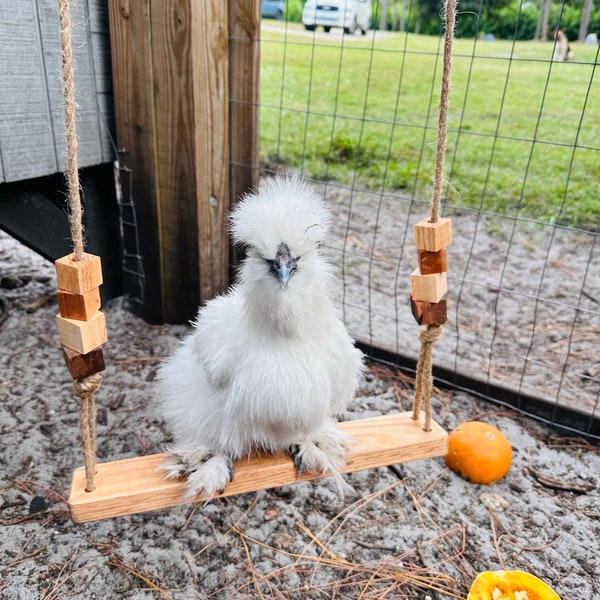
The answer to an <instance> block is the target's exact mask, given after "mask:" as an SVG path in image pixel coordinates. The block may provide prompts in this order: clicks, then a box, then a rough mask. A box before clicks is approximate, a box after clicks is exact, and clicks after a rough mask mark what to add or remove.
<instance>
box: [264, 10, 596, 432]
mask: <svg viewBox="0 0 600 600" xmlns="http://www.w3.org/2000/svg"><path fill="white" fill-rule="evenodd" d="M407 10H408V14H410V11H411V10H413V7H412V5H411V6H409V7H408V8H407ZM561 14H562V11H561ZM479 16H481V15H475V16H474V15H473V14H472V13H469V15H467V16H465V15H464V13H463V14H461V15H460V16H459V20H460V19H462V18H479ZM559 19H560V16H559ZM553 25H554V26H555V27H556V28H558V27H559V26H560V22H557V23H555V24H553ZM519 26H520V24H519V15H518V16H517V18H516V22H515V25H514V31H515V34H514V39H513V40H496V39H492V37H491V36H485V35H484V32H477V34H476V35H475V37H474V38H470V39H465V38H459V39H457V40H456V41H455V44H454V60H453V79H452V81H453V83H452V92H451V99H450V115H449V136H448V137H449V143H448V152H447V156H446V165H447V169H446V175H447V186H446V190H445V197H444V211H443V213H444V216H447V217H451V218H452V222H453V243H452V245H451V246H450V247H449V248H448V294H447V299H448V307H449V320H448V323H447V326H446V327H445V331H444V335H443V337H442V339H441V340H440V341H438V342H437V343H436V346H435V349H434V361H435V363H436V367H437V370H436V375H437V378H438V383H444V382H446V383H449V384H451V385H456V386H459V387H464V388H467V389H470V390H471V391H473V392H475V393H478V394H480V395H482V396H485V397H487V398H490V399H491V400H494V401H497V402H506V403H508V404H511V405H512V406H514V407H516V408H517V409H520V410H522V411H524V412H527V413H528V414H531V415H533V416H536V417H537V418H541V419H544V420H546V421H549V422H551V423H553V424H555V425H558V426H561V427H565V428H567V429H570V430H572V431H576V432H580V433H585V434H587V435H590V436H592V437H596V438H599V437H600V428H599V424H598V417H599V416H600V398H599V396H600V378H599V375H600V358H599V352H598V347H599V344H598V341H599V339H600V310H599V300H600V269H598V264H599V255H600V248H599V243H598V229H599V226H600V203H599V202H598V192H599V185H598V181H597V165H598V164H600V162H599V159H600V154H599V151H600V146H599V140H600V138H599V136H598V132H599V131H600V115H599V114H598V112H597V111H595V110H594V108H593V105H592V102H591V98H593V97H594V95H597V94H598V91H599V90H598V87H599V80H598V73H597V64H598V46H597V45H596V46H588V45H584V44H572V43H571V44H570V47H571V51H572V52H573V54H574V55H573V56H571V57H570V60H568V61H562V60H559V59H558V58H557V55H556V50H557V42H556V41H554V40H553V41H547V42H526V41H517V37H518V36H517V33H518V29H519ZM459 30H460V27H459ZM441 53H442V46H441V38H439V37H434V36H423V35H416V34H413V33H408V34H406V33H403V32H382V31H369V32H368V34H367V35H364V36H361V35H360V34H359V33H358V32H357V33H355V34H353V35H345V34H344V33H343V31H342V30H341V29H339V30H336V29H331V31H329V32H328V33H325V32H324V31H322V30H320V28H317V30H316V31H305V30H304V28H303V27H302V25H301V24H299V23H291V22H286V21H283V22H276V21H268V20H263V22H262V30H261V96H260V97H261V101H260V123H261V130H260V141H261V161H262V167H263V172H264V174H265V175H269V174H272V173H274V172H276V171H280V170H290V169H293V170H299V171H301V172H302V173H303V175H304V176H305V177H306V178H308V179H311V180H312V181H313V182H314V184H315V185H316V186H317V187H318V188H319V190H320V191H321V193H322V194H323V195H324V197H325V198H326V200H327V202H328V203H329V205H330V206H331V208H332V210H333V211H334V214H335V217H336V218H335V225H334V230H333V234H332V237H331V239H330V242H329V244H328V248H327V251H328V252H329V254H330V256H331V258H332V260H334V261H335V263H336V264H337V265H338V266H339V270H340V272H341V275H342V286H341V289H340V290H339V298H338V299H339V303H340V306H341V309H342V311H343V314H344V318H345V321H346V323H347V325H348V327H349V329H350V331H351V333H352V334H353V335H354V337H355V338H356V339H357V340H359V341H360V342H361V343H363V344H364V345H365V347H366V348H368V351H369V353H370V354H371V355H373V356H375V357H379V358H384V359H385V360H388V361H391V362H392V363H395V364H398V365H399V366H403V367H406V368H409V369H410V368H411V366H412V365H413V364H414V361H415V359H416V356H417V354H418V344H419V342H418V335H419V328H418V326H417V324H416V323H415V321H414V319H413V317H412V315H411V310H410V302H409V295H410V273H411V272H412V271H413V269H414V268H415V267H416V265H417V256H416V250H415V249H414V244H413V225H414V223H415V222H417V221H419V220H421V219H422V218H424V217H426V216H427V215H428V211H429V193H430V187H431V180H432V176H433V164H434V159H435V141H436V135H437V106H438V102H439V79H440V71H441Z"/></svg>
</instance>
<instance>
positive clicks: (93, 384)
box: [73, 373, 102, 492]
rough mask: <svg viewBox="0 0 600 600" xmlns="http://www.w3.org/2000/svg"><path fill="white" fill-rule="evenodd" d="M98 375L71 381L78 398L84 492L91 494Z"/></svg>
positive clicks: (94, 469)
mask: <svg viewBox="0 0 600 600" xmlns="http://www.w3.org/2000/svg"><path fill="white" fill-rule="evenodd" d="M101 382H102V376H101V375H100V374H99V373H96V374H95V375H90V376H88V377H82V378H80V379H76V380H75V381H73V393H74V394H75V395H76V396H77V397H78V398H79V400H80V404H79V432H80V434H81V447H82V449H83V460H84V463H85V491H86V492H93V491H94V490H95V489H96V486H95V485H94V475H95V473H96V402H95V401H94V394H95V392H96V390H97V389H98V388H99V387H100V383H101Z"/></svg>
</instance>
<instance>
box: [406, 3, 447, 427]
mask: <svg viewBox="0 0 600 600" xmlns="http://www.w3.org/2000/svg"><path fill="white" fill-rule="evenodd" d="M456 4H457V0H446V6H445V9H446V23H445V29H446V34H445V38H444V65H443V72H442V85H441V92H440V109H439V118H438V139H437V150H436V161H435V173H434V178H433V194H432V199H431V222H432V223H436V222H437V221H438V219H439V216H440V204H441V197H442V184H443V180H444V155H445V153H446V144H447V139H448V104H449V95H450V74H451V69H452V42H453V40H454V25H455V21H456ZM442 332H443V327H442V326H441V325H438V324H437V323H431V324H429V325H427V328H426V329H423V330H422V331H421V335H420V340H421V350H420V352H419V359H418V361H417V375H416V380H415V397H414V401H413V419H415V420H417V419H418V418H419V414H420V412H421V405H422V406H423V410H424V412H425V422H424V423H423V429H424V430H425V431H431V392H432V389H433V376H432V346H433V344H434V342H435V341H436V340H438V339H439V338H440V337H441V335H442Z"/></svg>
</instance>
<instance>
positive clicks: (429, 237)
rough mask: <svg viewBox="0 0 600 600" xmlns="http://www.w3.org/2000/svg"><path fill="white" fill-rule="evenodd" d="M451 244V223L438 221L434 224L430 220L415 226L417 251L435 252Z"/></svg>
mask: <svg viewBox="0 0 600 600" xmlns="http://www.w3.org/2000/svg"><path fill="white" fill-rule="evenodd" d="M451 243H452V221H450V219H443V218H440V219H438V220H437V221H436V222H435V223H432V222H431V219H429V218H427V219H423V220H422V221H419V222H418V223H417V224H416V225H415V246H416V247H417V250H427V251H428V252H437V251H438V250H441V249H442V248H445V247H446V246H449V245H450V244H451Z"/></svg>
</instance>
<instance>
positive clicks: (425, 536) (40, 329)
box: [0, 237, 600, 600]
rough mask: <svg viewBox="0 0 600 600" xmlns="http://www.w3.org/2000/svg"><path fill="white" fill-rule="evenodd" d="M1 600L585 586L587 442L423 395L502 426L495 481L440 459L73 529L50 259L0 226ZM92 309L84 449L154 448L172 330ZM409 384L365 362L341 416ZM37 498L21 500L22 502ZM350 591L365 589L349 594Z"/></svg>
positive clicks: (389, 406) (71, 403)
mask: <svg viewBox="0 0 600 600" xmlns="http://www.w3.org/2000/svg"><path fill="white" fill-rule="evenodd" d="M0 277H1V287H0V299H1V301H2V305H1V307H0V373H1V380H0V436H1V437H0V441H1V450H0V474H1V479H2V484H1V485H2V500H1V505H0V519H1V523H2V527H1V528H0V543H1V544H2V549H3V551H2V558H1V560H0V597H1V598H5V599H7V600H14V599H28V598H32V599H33V598H35V599H38V598H44V599H46V600H48V599H54V598H56V599H58V598H74V599H84V598H85V599H90V598H140V599H142V598H173V599H187V598H260V597H269V598H270V597H272V598H358V597H361V598H381V597H387V598H418V599H426V598H429V599H436V600H441V599H445V598H466V594H467V591H468V587H469V585H470V582H471V581H472V579H473V578H474V576H475V575H476V574H477V573H478V572H480V571H484V570H488V569H491V570H495V569H499V568H506V569H521V570H525V571H528V572H531V573H533V574H535V575H537V576H539V577H541V578H542V579H544V580H545V581H547V582H548V583H549V584H551V585H552V586H553V587H554V588H555V589H556V591H557V592H558V593H559V594H560V596H561V598H563V600H564V599H567V598H569V599H573V600H576V599H593V598H596V599H598V598H600V584H599V582H600V558H599V555H600V552H599V547H598V539H599V538H600V495H599V493H598V487H597V486H598V478H599V474H600V452H599V448H598V447H597V446H593V445H590V444H589V443H587V442H585V441H584V440H581V439H575V438H567V437H564V436H562V437H561V436H559V435H557V433H556V431H553V430H552V429H550V428H547V427H546V426H543V425H541V424H539V423H537V422H534V421H532V420H531V419H528V418H526V417H523V416H520V415H517V414H515V413H512V412H507V411H504V410H499V409H497V408H496V407H494V406H493V405H491V404H489V403H484V402H482V401H480V400H477V399H475V398H472V397H470V396H469V395H467V394H464V393H449V392H439V391H437V392H436V394H435V398H434V409H435V415H436V420H437V421H438V422H440V423H441V424H442V425H443V426H444V427H445V428H447V429H448V430H452V429H453V428H454V427H455V426H456V425H457V424H458V423H460V422H462V421H464V420H466V419H474V418H478V419H482V420H485V421H487V422H489V423H491V424H493V425H495V426H496V427H498V428H499V429H501V430H502V431H503V432H504V433H505V434H506V436H507V437H508V439H509V440H510V443H511V445H512V448H513V464H512V467H511V469H510V471H509V473H508V474H507V476H506V477H505V478H504V479H502V480H501V481H498V482H496V483H494V484H492V485H490V486H481V485H473V484H470V483H467V482H466V481H464V480H462V479H461V478H459V477H458V476H457V475H455V474H454V473H453V472H451V471H449V470H448V469H447V467H446V466H445V463H444V461H443V459H442V458H436V459H429V460H422V461H415V462H410V463H404V464H400V465H395V466H393V467H391V468H380V469H374V470H371V471H365V472H360V473H354V474H352V475H349V476H347V481H348V483H349V484H350V485H351V486H352V488H353V489H354V492H353V493H350V494H349V495H348V496H347V497H346V498H345V500H344V501H341V500H339V499H338V498H337V496H336V492H335V486H334V484H333V482H332V481H331V480H330V479H322V480H319V481H317V482H312V483H301V484H298V485H295V486H288V487H282V488H278V489H273V490H267V491H263V492H258V493H253V494H246V495H241V496H237V497H233V498H230V499H226V500H222V501H215V502H212V503H210V504H208V505H204V506H203V505H195V506H194V507H182V508H177V509H173V510H165V511H157V512H151V513H145V514H139V515H135V516H132V517H126V518H116V519H110V520H105V521H100V522H94V523H87V524H81V525H76V524H73V523H72V522H71V521H70V519H69V514H68V510H67V504H66V502H65V497H66V496H67V495H68V488H69V485H70V477H71V472H72V470H73V469H74V468H75V467H77V466H79V465H80V464H81V455H80V446H79V440H78V406H77V402H76V400H75V398H74V397H73V396H72V395H71V392H70V377H69V374H68V372H67V370H66V367H65V366H64V364H63V362H62V358H61V356H60V352H59V350H58V341H57V334H56V330H55V322H54V317H55V314H56V306H55V300H54V292H55V281H54V275H53V268H52V266H51V265H48V264H47V263H44V262H43V261H42V260H41V259H38V258H37V257H35V256H34V255H31V254H30V253H28V252H26V251H24V250H22V249H21V248H20V247H19V248H18V247H16V246H15V244H13V243H11V242H10V241H7V239H6V238H5V237H0ZM122 304H123V302H122V301H121V300H119V299H118V300H115V301H113V302H112V303H111V304H110V305H109V306H106V307H104V310H105V311H106V315H107V323H108V328H109V342H108V343H107V344H106V347H105V348H106V351H105V353H106V358H107V362H108V368H107V370H106V372H105V374H104V375H105V376H104V382H103V385H102V387H101V389H100V391H99V392H98V394H97V402H98V431H97V433H98V454H99V460H101V461H106V460H116V459H120V458H124V457H128V456H132V455H138V454H147V453H154V452H157V451H160V450H162V448H163V446H164V445H165V444H166V443H167V442H168V441H169V434H168V432H166V431H165V429H164V426H163V423H162V421H161V418H160V414H159V410H158V402H157V400H156V397H155V389H154V388H155V384H154V379H155V374H156V369H157V366H158V364H159V361H160V358H161V357H163V356H167V355H169V354H170V353H171V352H172V351H173V349H174V348H175V347H176V345H177V343H178V340H180V339H181V338H182V336H184V335H185V333H186V331H187V328H186V327H185V326H149V325H147V324H145V323H144V322H142V321H141V320H139V319H138V318H136V317H135V316H133V315H132V314H131V313H130V312H128V311H127V310H125V309H124V308H123V306H122ZM411 402H412V382H411V381H410V380H407V379H406V378H405V377H404V376H402V375H400V374H398V373H394V372H391V371H389V370H387V369H384V368H382V367H381V366H378V365H371V368H370V370H369V373H368V374H367V377H366V378H365V381H364V384H363V385H362V387H361V390H360V394H359V395H358V397H357V398H356V400H355V402H354V403H353V405H352V406H351V407H350V411H349V417H350V418H359V417H363V416H365V417H366V416H371V415H375V414H380V413H387V412H389V411H394V410H397V409H401V410H409V409H410V406H411ZM40 508H41V509H43V510H40V511H39V512H32V510H35V509H40ZM361 594H362V595H361Z"/></svg>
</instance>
